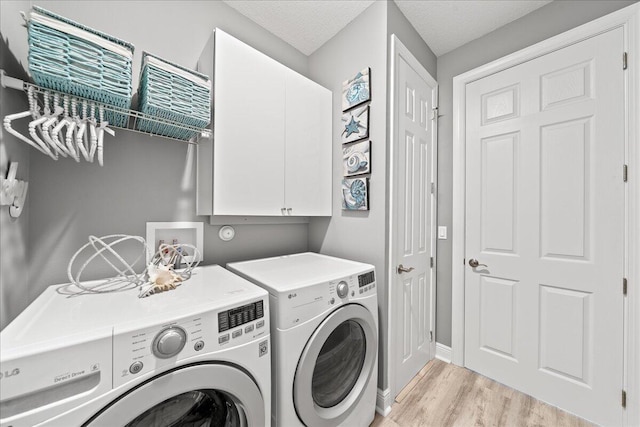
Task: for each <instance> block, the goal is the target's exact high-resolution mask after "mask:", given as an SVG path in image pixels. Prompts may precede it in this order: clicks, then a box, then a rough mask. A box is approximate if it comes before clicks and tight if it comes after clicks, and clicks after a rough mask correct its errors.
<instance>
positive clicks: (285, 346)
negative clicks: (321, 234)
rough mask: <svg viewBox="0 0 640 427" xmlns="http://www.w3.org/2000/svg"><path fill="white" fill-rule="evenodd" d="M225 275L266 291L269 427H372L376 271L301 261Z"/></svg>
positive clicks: (310, 258)
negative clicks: (268, 308)
mask: <svg viewBox="0 0 640 427" xmlns="http://www.w3.org/2000/svg"><path fill="white" fill-rule="evenodd" d="M227 268H228V269H230V270H231V271H233V272H235V273H236V274H239V275H240V276H242V277H245V278H247V279H249V280H251V281H252V282H254V283H256V284H257V285H259V286H261V287H263V288H265V289H266V290H268V291H269V299H270V301H269V302H270V306H271V339H272V351H273V354H272V374H273V377H272V387H273V396H272V399H273V400H272V402H273V404H272V413H271V416H272V425H276V426H283V427H291V426H299V425H307V426H313V427H320V426H339V425H341V426H349V427H355V426H369V424H371V422H372V421H373V418H374V416H375V405H376V389H377V372H378V300H377V296H376V281H375V271H374V267H373V266H371V265H368V264H361V263H357V262H353V261H347V260H343V259H338V258H333V257H329V256H325V255H318V254H315V253H303V254H296V255H289V256H283V257H277V258H269V259H262V260H255V261H247V262H238V263H231V264H227Z"/></svg>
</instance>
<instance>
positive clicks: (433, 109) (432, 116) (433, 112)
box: [431, 107, 438, 120]
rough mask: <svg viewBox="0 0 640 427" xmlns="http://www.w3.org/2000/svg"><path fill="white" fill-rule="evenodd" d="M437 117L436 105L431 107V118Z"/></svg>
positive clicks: (435, 118)
mask: <svg viewBox="0 0 640 427" xmlns="http://www.w3.org/2000/svg"><path fill="white" fill-rule="evenodd" d="M437 119H438V107H433V108H432V109H431V120H437Z"/></svg>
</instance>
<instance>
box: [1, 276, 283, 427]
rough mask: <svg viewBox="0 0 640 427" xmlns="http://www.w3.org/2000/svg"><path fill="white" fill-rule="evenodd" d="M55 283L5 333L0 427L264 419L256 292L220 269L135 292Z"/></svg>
mask: <svg viewBox="0 0 640 427" xmlns="http://www.w3.org/2000/svg"><path fill="white" fill-rule="evenodd" d="M89 285H90V283H89ZM58 288H59V286H50V287H49V288H47V289H46V290H45V291H44V292H43V293H42V295H40V296H39V297H38V298H37V299H36V300H35V301H34V302H33V303H32V304H31V305H30V306H29V307H28V308H27V309H26V310H25V311H24V312H23V313H21V314H20V315H19V316H18V317H17V318H16V319H15V320H14V321H13V322H12V323H11V324H9V325H8V326H7V327H6V328H5V329H4V330H3V331H2V332H1V333H0V343H1V346H2V347H1V348H0V371H1V372H2V379H1V383H0V387H1V389H0V391H1V393H0V399H1V400H0V417H1V418H0V425H1V426H2V427H22V426H34V425H38V426H40V425H42V426H45V425H46V426H80V425H82V426H91V427H93V426H109V427H112V426H131V427H133V426H184V425H190V426H200V425H207V426H264V425H268V424H269V420H270V414H271V398H270V396H271V391H270V388H271V379H270V375H271V371H270V353H269V339H270V334H269V303H268V298H267V292H265V291H264V290H263V289H260V288H259V287H257V286H255V285H253V284H251V283H249V282H248V281H246V280H244V279H242V278H240V277H238V276H236V275H234V274H232V273H230V272H228V271H227V270H225V269H223V268H222V267H219V266H208V267H201V268H198V269H196V270H195V271H194V273H193V275H192V277H191V279H189V280H188V281H186V282H184V283H183V284H182V285H181V286H179V287H178V288H177V289H175V290H172V291H169V292H163V293H160V294H156V295H152V296H150V297H148V298H142V299H140V298H138V290H136V289H132V290H129V291H123V292H115V293H109V294H84V295H79V296H73V297H69V296H68V295H62V294H60V293H58Z"/></svg>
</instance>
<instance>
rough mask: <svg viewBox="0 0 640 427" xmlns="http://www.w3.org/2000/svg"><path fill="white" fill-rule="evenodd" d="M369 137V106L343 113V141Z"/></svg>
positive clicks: (345, 142) (347, 141)
mask: <svg viewBox="0 0 640 427" xmlns="http://www.w3.org/2000/svg"><path fill="white" fill-rule="evenodd" d="M368 137H369V106H368V105H365V106H363V107H360V108H355V109H353V110H351V111H347V112H346V113H342V143H343V144H347V143H349V142H354V141H358V140H360V139H364V138H368Z"/></svg>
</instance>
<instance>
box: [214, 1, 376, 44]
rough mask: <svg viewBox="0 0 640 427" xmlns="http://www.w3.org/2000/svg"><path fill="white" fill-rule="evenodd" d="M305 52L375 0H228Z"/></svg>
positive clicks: (335, 32) (326, 38) (234, 6)
mask: <svg viewBox="0 0 640 427" xmlns="http://www.w3.org/2000/svg"><path fill="white" fill-rule="evenodd" d="M224 2H225V3H226V4H228V5H229V6H231V7H232V8H234V9H236V10H237V11H238V12H240V13H241V14H243V15H244V16H246V17H247V18H249V19H251V20H252V21H254V22H256V23H257V24H258V25H260V26H261V27H263V28H265V29H266V30H268V31H269V32H271V33H273V34H275V35H276V36H278V37H280V38H281V39H282V40H284V41H286V42H287V43H289V44H290V45H291V46H293V47H295V48H296V49H298V50H299V51H300V52H302V53H304V54H305V55H311V54H312V53H313V52H314V51H315V50H316V49H318V48H319V47H320V46H322V45H323V44H325V43H326V42H327V41H328V40H329V39H331V38H332V37H333V36H335V35H336V34H337V33H338V32H339V31H340V30H341V29H343V28H344V27H346V26H347V24H348V23H349V22H351V21H353V20H354V19H355V18H356V17H357V16H358V15H360V14H361V13H362V12H363V11H364V10H365V9H366V8H367V7H369V6H370V5H371V4H372V3H373V0H260V1H258V0H224Z"/></svg>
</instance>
